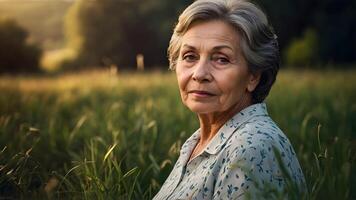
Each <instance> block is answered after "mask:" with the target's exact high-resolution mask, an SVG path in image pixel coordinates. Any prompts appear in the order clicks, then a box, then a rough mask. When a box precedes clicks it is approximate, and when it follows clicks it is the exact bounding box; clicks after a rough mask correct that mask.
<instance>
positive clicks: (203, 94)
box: [188, 90, 216, 98]
mask: <svg viewBox="0 0 356 200" xmlns="http://www.w3.org/2000/svg"><path fill="white" fill-rule="evenodd" d="M188 93H189V94H192V95H193V96H195V97H201V98H203V97H212V96H216V95H215V94H213V93H211V92H208V91H204V90H191V91H189V92H188Z"/></svg>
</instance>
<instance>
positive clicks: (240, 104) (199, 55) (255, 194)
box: [154, 0, 305, 200]
mask: <svg viewBox="0 0 356 200" xmlns="http://www.w3.org/2000/svg"><path fill="white" fill-rule="evenodd" d="M168 54H169V61H170V67H171V69H174V70H175V72H176V75H177V79H178V84H179V90H180V94H181V99H182V101H183V103H184V105H186V106H187V107H188V108H189V109H190V110H191V111H193V112H195V113H196V114H197V115H198V118H199V122H200V129H198V130H197V131H196V132H195V133H194V134H193V135H192V136H191V137H190V138H189V139H188V140H187V141H186V142H185V143H184V145H183V146H182V149H181V152H180V157H179V158H178V161H177V162H176V164H175V166H174V168H173V170H172V172H171V174H170V175H169V177H168V178H167V180H166V181H165V183H164V184H163V186H162V188H161V189H160V191H159V192H158V194H157V195H156V196H155V197H154V199H157V200H158V199H244V198H246V197H252V198H264V197H265V198H266V196H265V195H266V193H265V192H266V191H267V192H268V191H269V192H271V191H274V192H276V191H277V192H282V193H283V192H284V193H286V192H288V189H293V190H297V191H303V190H304V187H305V181H304V175H303V172H302V170H301V168H300V165H299V163H298V160H297V158H296V154H295V152H294V150H293V148H292V146H291V144H290V142H289V140H288V139H287V137H286V136H285V135H284V134H283V132H282V131H281V130H280V129H279V128H278V127H277V125H276V124H275V123H274V122H273V121H272V119H271V118H270V117H269V116H268V113H267V110H266V104H265V103H263V101H264V99H265V98H266V97H267V95H268V93H269V91H270V89H271V87H272V85H273V83H274V81H275V79H276V75H277V72H278V69H279V52H278V44H277V37H276V35H275V34H274V33H273V30H272V28H271V26H270V25H269V24H268V21H267V18H266V16H265V14H264V13H263V12H262V11H261V10H260V9H258V8H257V7H256V6H255V5H254V4H252V3H250V2H246V1H242V0H197V1H195V2H194V3H193V4H191V5H190V6H189V7H188V8H186V10H185V11H184V12H183V13H182V14H181V16H180V17H179V21H178V24H177V25H176V27H175V29H174V33H173V36H172V38H171V42H170V46H169V49H168ZM289 192H290V191H289ZM294 192H295V191H294Z"/></svg>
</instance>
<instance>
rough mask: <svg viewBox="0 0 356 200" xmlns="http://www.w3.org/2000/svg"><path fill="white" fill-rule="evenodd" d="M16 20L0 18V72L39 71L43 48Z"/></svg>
mask: <svg viewBox="0 0 356 200" xmlns="http://www.w3.org/2000/svg"><path fill="white" fill-rule="evenodd" d="M27 37H28V33H27V31H26V30H25V29H23V28H22V27H20V26H19V25H18V24H17V23H16V22H15V21H14V20H10V19H1V20H0V73H20V72H38V71H39V60H40V57H41V54H42V51H41V49H40V48H39V47H38V46H36V45H33V44H28V43H27V42H26V38H27Z"/></svg>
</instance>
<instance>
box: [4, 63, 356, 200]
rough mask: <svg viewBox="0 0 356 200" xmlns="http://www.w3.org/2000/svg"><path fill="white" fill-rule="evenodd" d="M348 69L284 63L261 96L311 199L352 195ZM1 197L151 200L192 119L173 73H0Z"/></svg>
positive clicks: (351, 76) (351, 74)
mask: <svg viewBox="0 0 356 200" xmlns="http://www.w3.org/2000/svg"><path fill="white" fill-rule="evenodd" d="M355 80H356V73H355V71H352V70H350V71H346V72H343V71H326V72H321V71H292V70H288V71H282V72H281V73H280V74H279V77H278V80H277V83H276V85H275V86H274V87H273V89H272V91H271V94H270V96H269V97H268V99H267V104H268V111H269V113H270V114H271V116H272V118H273V119H274V120H275V121H276V122H277V123H278V124H279V126H280V127H281V129H282V130H283V131H284V132H285V133H286V134H287V135H288V137H289V138H290V140H291V142H292V144H293V146H294V148H295V150H296V152H297V154H298V157H299V161H300V162H301V165H302V168H303V171H304V174H305V175H306V178H307V183H308V189H309V196H308V198H310V199H353V198H354V197H355V192H353V191H352V190H351V189H352V184H353V185H355V181H356V180H355V173H354V171H355V167H354V165H355V152H356V151H355V150H356V149H355V144H356V143H355V141H356V140H355V132H356V124H355V121H356V84H354V83H355V82H356V81H355ZM0 93H1V94H2V95H1V96H0V105H1V106H0V196H1V197H6V196H7V197H12V198H26V197H31V198H40V199H46V198H58V199H67V198H79V199H151V198H152V196H153V195H154V194H155V193H156V192H157V191H158V189H159V188H160V186H161V184H162V183H163V181H164V180H165V178H166V177H167V175H168V173H169V172H170V170H171V168H172V166H173V164H174V162H175V160H176V158H177V156H178V154H179V149H180V146H181V145H182V143H183V142H184V141H185V139H186V138H187V137H188V136H189V135H190V134H191V133H192V132H193V131H194V130H195V129H196V128H198V123H197V119H196V117H195V115H194V114H193V113H191V112H190V111H189V110H187V109H186V108H185V107H184V106H183V105H182V104H181V102H180V97H179V92H178V88H177V85H176V80H175V76H174V73H172V72H169V71H167V72H164V73H162V72H151V73H133V72H131V73H129V72H121V71H120V70H119V71H118V72H117V73H116V72H115V71H113V70H112V71H111V72H110V71H109V70H104V71H88V72H84V73H79V74H65V75H56V76H52V77H21V76H19V77H1V78H0Z"/></svg>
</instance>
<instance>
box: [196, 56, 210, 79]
mask: <svg viewBox="0 0 356 200" xmlns="http://www.w3.org/2000/svg"><path fill="white" fill-rule="evenodd" d="M209 64H210V63H209V60H208V59H200V60H199V62H198V63H196V65H195V66H194V71H193V75H192V78H193V80H194V81H197V82H210V81H211V80H212V78H213V76H212V74H211V71H210V66H209Z"/></svg>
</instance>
